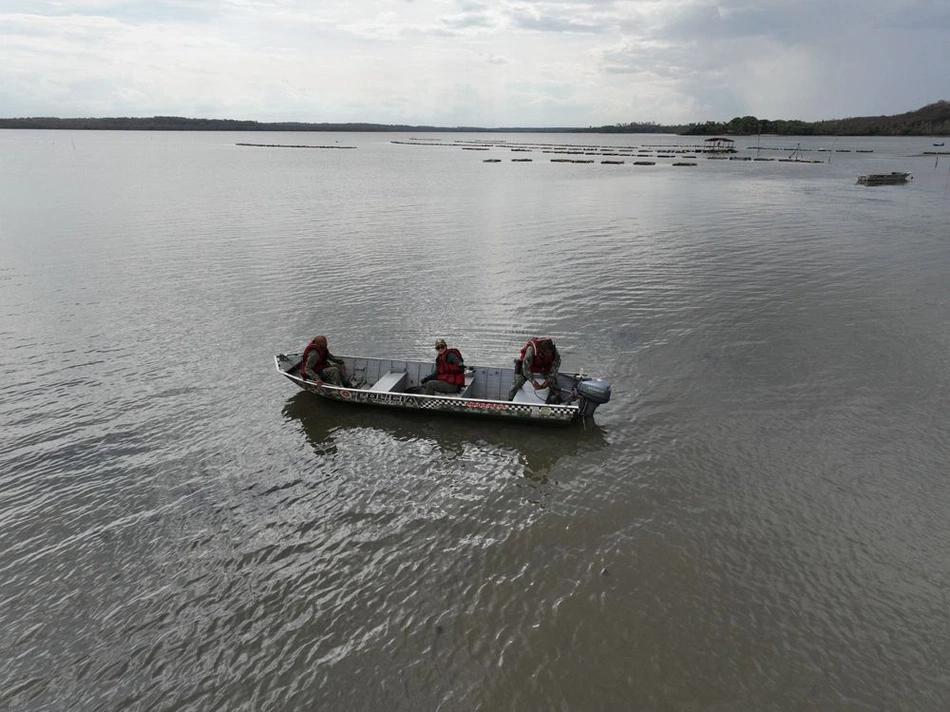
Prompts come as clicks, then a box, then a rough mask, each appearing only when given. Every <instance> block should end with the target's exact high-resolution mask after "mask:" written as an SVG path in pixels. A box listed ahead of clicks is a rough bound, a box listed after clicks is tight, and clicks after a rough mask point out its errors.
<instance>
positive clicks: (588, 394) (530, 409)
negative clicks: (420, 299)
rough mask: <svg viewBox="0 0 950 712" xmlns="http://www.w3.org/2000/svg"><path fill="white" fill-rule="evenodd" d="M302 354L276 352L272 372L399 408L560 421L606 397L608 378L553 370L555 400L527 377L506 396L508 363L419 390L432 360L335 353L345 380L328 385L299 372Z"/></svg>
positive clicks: (328, 394)
mask: <svg viewBox="0 0 950 712" xmlns="http://www.w3.org/2000/svg"><path fill="white" fill-rule="evenodd" d="M301 358H302V354H289V355H285V354H278V355H277V356H275V357H274V363H275V364H276V366H277V370H278V372H280V373H281V374H282V375H284V376H286V377H287V378H288V379H289V380H291V381H293V382H294V383H296V384H297V385H298V386H299V387H300V388H303V389H304V390H306V391H310V392H311V393H315V394H316V395H318V396H321V397H323V398H329V399H330V400H335V401H341V402H347V403H359V404H361V405H379V406H386V407H390V408H402V409H404V410H421V411H431V412H435V413H449V414H456V415H458V414H461V415H471V416H475V417H483V418H484V417H492V418H505V419H508V420H513V421H515V420H520V421H530V422H534V423H549V424H555V425H566V424H568V423H570V422H571V421H573V420H575V419H576V418H586V417H589V416H592V415H593V414H594V411H595V410H597V407H598V406H599V405H601V404H603V403H606V402H608V401H609V400H610V383H608V382H607V381H605V380H603V379H599V378H591V377H589V376H585V375H583V374H581V373H574V374H565V373H559V374H558V376H557V389H556V390H557V393H556V394H555V395H556V396H560V400H561V402H560V403H547V402H546V400H547V397H548V389H547V388H545V389H542V390H535V389H534V388H533V386H532V385H531V383H525V385H524V387H522V389H521V390H520V391H518V393H517V394H516V395H515V398H514V400H513V401H508V400H507V397H508V389H509V387H510V386H511V383H512V380H513V378H514V375H515V371H514V368H492V367H480V366H479V367H469V368H467V369H466V371H465V385H464V386H463V387H462V388H461V391H460V392H459V393H458V394H454V395H431V396H430V395H424V394H422V393H418V392H415V391H418V390H421V383H422V381H421V379H422V378H424V377H425V376H427V375H428V374H429V373H431V371H432V361H407V360H405V359H385V358H367V357H356V356H339V357H338V358H341V359H342V360H343V362H344V364H345V365H346V372H347V375H348V376H349V380H350V383H349V385H348V386H334V385H332V384H330V383H327V382H325V381H318V380H313V379H310V378H305V377H303V376H302V375H301V373H300V361H301Z"/></svg>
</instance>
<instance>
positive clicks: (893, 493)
mask: <svg viewBox="0 0 950 712" xmlns="http://www.w3.org/2000/svg"><path fill="white" fill-rule="evenodd" d="M407 138H409V137H407V136H405V135H392V136H390V135H379V134H355V135H354V134H261V135H256V136H253V135H252V136H249V135H248V134H221V133H210V134H193V133H147V132H142V133H138V132H128V133H108V132H31V131H6V132H0V335H2V339H0V422H2V423H3V428H2V430H0V574H2V578H0V582H2V600H3V606H2V608H0V630H2V633H3V639H4V643H5V644H4V646H3V652H2V653H0V662H2V665H0V707H3V708H5V709H11V710H41V709H43V710H45V709H55V710H64V709H76V710H86V709H108V710H128V709H142V710H156V709H164V710H173V709H174V710H178V709H228V710H258V709H280V710H288V709H405V710H418V709H445V710H456V709H519V710H522V709H539V710H542V709H543V710H549V709H723V710H725V709H729V710H732V709H750V710H752V709H755V710H760V709H913V710H922V709H928V710H929V709H934V710H940V709H946V708H947V707H948V706H950V673H948V670H950V627H948V625H947V610H948V605H950V604H948V598H947V591H948V588H950V554H948V549H947V541H948V539H950V484H948V479H947V474H948V466H947V463H948V461H950V436H948V428H950V407H948V405H947V402H948V395H950V393H948V391H950V387H948V386H950V376H948V365H950V361H948V356H947V354H948V353H950V321H948V317H947V315H948V313H950V280H948V279H947V274H948V271H950V230H948V218H950V172H948V165H950V156H947V157H941V158H937V157H935V156H932V155H929V156H928V155H923V151H925V150H928V149H929V148H930V144H929V143H928V142H926V141H925V140H923V139H873V140H872V139H845V138H839V139H836V140H832V139H812V140H810V141H809V140H807V139H802V147H803V148H806V149H819V148H823V149H826V150H825V151H822V152H818V151H814V152H809V153H806V155H807V156H809V157H814V158H819V159H822V160H825V161H826V162H825V163H822V164H793V163H780V162H777V161H775V162H751V161H749V162H745V161H741V162H740V161H707V160H704V159H702V158H700V159H699V160H698V161H697V163H698V165H697V166H695V167H677V168H674V167H672V166H671V161H670V160H669V159H656V160H657V164H656V165H655V166H649V167H647V166H634V165H633V164H632V161H631V160H630V159H627V160H626V162H625V164H624V165H604V164H601V163H600V162H599V161H600V158H599V157H598V158H597V159H595V162H594V163H592V164H564V163H552V162H551V161H550V155H549V154H544V153H541V151H540V150H539V149H538V150H535V151H533V152H532V153H530V154H526V153H518V154H514V153H513V152H511V151H510V148H511V146H510V145H509V146H508V147H504V146H501V145H499V144H495V145H494V146H493V147H492V148H491V149H490V151H487V152H486V151H463V150H460V149H459V147H458V146H454V147H453V146H444V145H443V146H418V145H407V144H401V143H394V142H393V141H394V140H396V141H400V140H406V139H407ZM441 138H442V139H443V142H445V143H450V142H452V141H455V140H457V139H459V138H468V139H479V140H495V141H497V140H499V139H501V138H504V139H507V140H508V141H509V142H528V141H536V142H545V143H550V142H553V143H560V144H578V143H583V142H588V141H589V142H590V144H591V145H593V146H607V145H615V146H642V145H645V144H656V143H661V142H666V143H668V144H673V143H677V142H681V141H682V139H679V138H676V137H663V138H658V137H656V136H596V137H591V136H584V137H579V136H576V135H575V136H555V137H552V136H533V137H529V136H524V135H510V136H505V137H498V136H494V137H492V136H485V135H480V136H471V137H463V136H459V135H448V136H443V137H441ZM255 141H256V142H260V143H288V144H321V145H334V146H336V145H339V146H356V149H355V150H332V149H311V150H307V149H289V148H252V147H239V146H236V145H235V144H236V143H237V142H255ZM761 142H762V146H768V147H769V148H771V149H773V150H771V151H770V152H769V151H766V150H763V151H762V155H768V156H774V157H780V156H785V155H786V152H787V151H790V150H791V148H793V147H794V146H795V144H797V142H798V140H797V139H796V140H794V141H792V142H791V143H790V142H789V140H788V139H779V138H771V139H766V138H763V139H761ZM754 144H755V139H753V140H741V139H740V141H739V145H740V147H741V150H742V155H755V152H754V151H751V150H750V149H749V147H750V146H752V145H754ZM778 149H781V150H778ZM858 149H862V150H864V151H873V152H872V153H857V152H856V151H857V150H858ZM600 150H603V149H600ZM845 150H847V151H848V152H845ZM513 155H516V156H517V157H531V158H532V159H533V160H532V161H531V162H512V161H511V160H510V159H511V157H512V156H513ZM488 157H494V158H500V159H501V162H499V163H485V162H483V161H484V159H485V158H488ZM829 159H830V161H829ZM891 170H909V171H911V172H912V173H913V174H914V180H913V181H911V183H909V184H908V185H905V186H883V187H876V188H868V187H863V186H857V185H855V183H854V181H855V178H856V176H857V175H858V174H859V173H867V172H885V171H891ZM318 332H324V333H327V334H328V335H329V337H330V345H331V349H333V350H335V351H337V352H340V353H351V354H366V355H379V356H388V355H394V356H399V357H406V358H417V357H426V358H430V357H433V356H434V353H433V352H432V349H431V344H432V342H433V341H434V339H435V338H436V337H438V336H442V337H445V338H446V339H447V340H448V341H449V342H450V344H453V345H455V346H458V347H459V348H460V349H461V350H462V351H463V353H464V354H465V356H466V360H467V361H468V362H470V363H473V364H475V363H477V364H503V363H507V362H508V361H509V359H511V358H512V357H513V355H514V354H515V353H516V352H517V350H518V348H519V347H520V345H521V344H522V343H523V342H524V340H525V338H527V337H529V336H531V335H535V334H542V333H544V334H549V335H551V336H553V337H554V338H555V339H556V340H557V342H558V344H559V346H560V348H561V351H562V353H563V355H564V362H565V366H566V367H570V368H574V369H576V368H583V369H585V370H586V371H587V372H590V373H595V374H598V375H603V376H604V377H606V378H608V379H610V381H611V382H612V384H613V393H614V396H613V400H612V401H611V402H610V403H609V404H607V405H605V406H603V407H602V408H601V409H600V410H599V411H598V417H597V418H596V423H595V424H588V427H587V428H586V429H584V428H583V427H581V426H580V425H578V427H571V428H568V429H566V430H557V431H549V430H545V429H537V428H534V427H531V426H495V425H490V424H486V423H481V422H470V421H466V420H453V419H448V420H433V419H432V418H431V417H427V416H424V415H417V414H409V415H406V414H400V413H393V412H389V411H386V410H361V409H359V408H347V407H346V406H345V405H340V404H333V403H326V402H323V401H320V400H318V399H316V398H314V397H313V396H311V395H309V394H306V393H302V392H299V391H296V390H295V389H294V388H293V386H292V384H290V383H289V382H287V381H286V380H285V379H283V378H281V377H279V376H278V375H277V374H276V373H275V371H274V369H273V362H272V355H273V354H274V353H275V352H278V351H287V350H294V349H299V348H300V347H301V346H302V345H303V344H304V343H305V342H306V341H307V340H308V339H309V338H310V337H312V336H313V334H315V333H318Z"/></svg>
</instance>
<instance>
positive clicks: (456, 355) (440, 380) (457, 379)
mask: <svg viewBox="0 0 950 712" xmlns="http://www.w3.org/2000/svg"><path fill="white" fill-rule="evenodd" d="M435 350H436V352H437V353H438V356H436V358H435V370H434V371H433V372H432V373H430V374H429V375H428V376H426V377H425V378H423V379H422V381H421V383H422V385H424V386H425V389H426V390H425V394H426V395H427V396H436V395H451V394H453V393H458V392H459V390H460V389H461V387H462V386H464V385H465V361H464V359H463V358H462V353H461V352H460V351H459V350H458V349H454V348H453V349H450V348H449V347H448V345H447V344H446V343H445V339H436V342H435Z"/></svg>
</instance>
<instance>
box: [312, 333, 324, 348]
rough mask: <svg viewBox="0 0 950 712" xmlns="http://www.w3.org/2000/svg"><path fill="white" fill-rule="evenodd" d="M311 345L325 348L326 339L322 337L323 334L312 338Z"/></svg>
mask: <svg viewBox="0 0 950 712" xmlns="http://www.w3.org/2000/svg"><path fill="white" fill-rule="evenodd" d="M313 343H315V344H316V345H317V346H323V347H326V345H327V337H326V336H324V335H323V334H318V335H317V336H314V337H313Z"/></svg>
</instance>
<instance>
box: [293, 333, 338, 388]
mask: <svg viewBox="0 0 950 712" xmlns="http://www.w3.org/2000/svg"><path fill="white" fill-rule="evenodd" d="M300 375H301V376H303V377H304V378H309V379H311V380H314V381H326V382H327V383H330V384H332V385H334V386H342V385H344V384H345V382H346V366H345V365H344V364H343V359H341V358H337V357H336V356H334V355H333V354H331V353H330V350H329V349H328V348H327V337H326V336H324V335H323V334H319V335H317V336H314V337H313V341H311V342H310V343H309V344H307V348H305V349H304V352H303V359H302V360H301V362H300Z"/></svg>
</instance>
